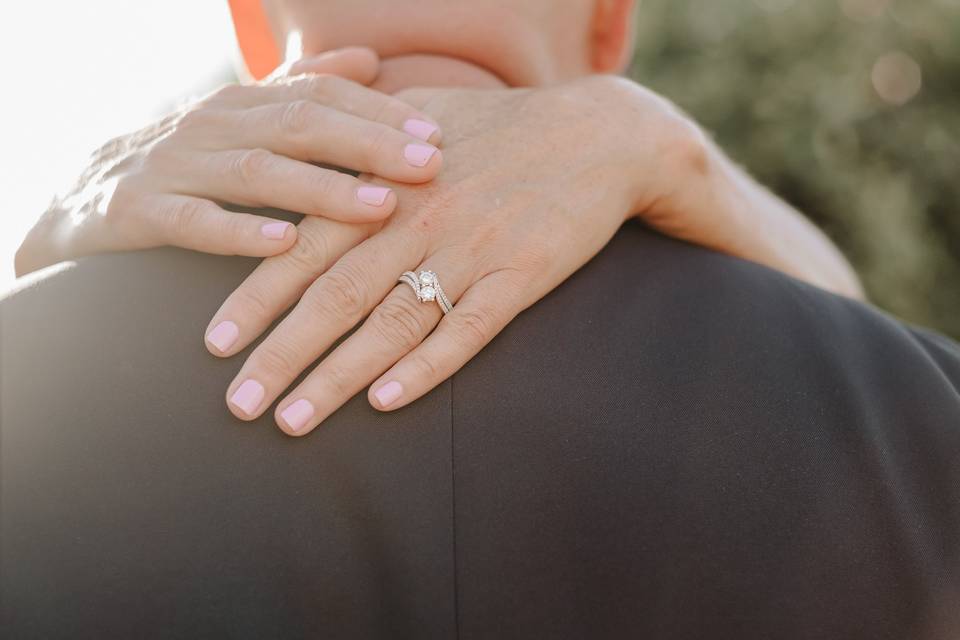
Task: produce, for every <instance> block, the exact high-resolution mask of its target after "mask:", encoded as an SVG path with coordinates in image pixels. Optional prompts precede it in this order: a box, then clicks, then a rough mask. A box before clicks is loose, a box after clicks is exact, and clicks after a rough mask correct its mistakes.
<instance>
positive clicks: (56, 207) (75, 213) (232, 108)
mask: <svg viewBox="0 0 960 640" xmlns="http://www.w3.org/2000/svg"><path fill="white" fill-rule="evenodd" d="M378 63H379V60H378V59H377V57H376V55H375V54H374V53H373V52H372V51H370V50H368V49H360V48H350V49H344V50H340V51H335V52H330V53H328V54H325V55H323V56H318V57H317V58H312V59H306V60H302V61H299V62H297V63H296V64H295V65H294V66H293V67H292V68H291V69H289V70H287V71H284V72H281V73H285V72H290V73H297V74H308V75H300V76H296V77H284V76H282V75H281V74H277V77H275V78H274V79H272V80H270V81H267V82H264V83H260V84H256V85H249V86H241V85H231V86H227V87H224V88H222V89H220V90H218V91H216V92H214V93H213V94H212V95H210V96H208V97H207V98H205V99H203V100H201V101H199V102H197V103H195V104H192V105H190V106H187V107H185V108H183V109H181V110H179V111H178V112H177V113H175V114H173V115H171V116H168V117H166V118H164V119H162V120H160V121H159V122H157V123H154V124H152V125H150V126H148V127H146V128H145V129H142V130H141V131H137V132H135V133H132V134H129V135H126V136H123V137H120V138H117V139H115V140H113V141H111V142H109V143H107V144H106V145H105V146H104V147H102V148H101V149H100V150H99V151H97V152H96V153H95V154H94V156H93V159H92V161H91V164H90V166H89V167H88V168H87V169H86V170H85V171H84V173H83V175H82V176H81V177H80V179H79V181H78V182H77V184H76V186H74V187H73V188H72V190H71V191H70V192H69V193H68V194H67V195H66V196H65V197H62V198H59V199H57V200H55V201H54V202H53V204H52V205H51V207H50V209H49V210H48V211H47V212H46V213H45V214H44V216H43V217H42V218H41V220H40V222H38V223H37V225H36V226H35V227H34V228H33V229H32V230H31V231H30V233H29V235H28V236H27V238H26V240H25V241H24V243H23V245H22V246H21V248H20V250H19V251H18V253H17V258H16V267H17V272H18V274H21V275H22V274H23V273H26V272H29V271H33V270H36V269H39V268H41V267H43V266H46V265H49V264H53V263H55V262H59V261H61V260H66V259H70V258H75V257H79V256H82V255H87V254H91V253H99V252H104V251H119V250H132V249H141V248H147V247H153V246H158V245H176V246H180V247H184V248H188V249H195V250H198V251H204V252H207V253H218V254H240V255H248V256H270V255H275V254H278V253H281V252H283V251H286V250H287V249H289V248H290V247H291V246H293V244H294V243H295V241H296V235H297V234H296V228H295V227H294V226H293V225H291V224H290V223H288V222H281V221H277V220H274V219H272V218H265V217H262V216H256V215H250V214H242V213H233V212H230V211H227V210H225V209H223V208H222V207H221V206H220V204H218V203H231V204H235V205H248V206H258V207H275V208H279V209H286V210H289V211H295V212H299V213H304V214H308V215H312V216H324V217H326V218H332V219H335V220H342V221H347V222H369V221H374V220H382V219H384V218H386V217H387V216H388V215H389V214H390V213H391V212H392V211H393V209H394V207H395V206H396V195H395V194H394V193H393V191H391V190H390V189H389V188H386V187H384V186H378V185H372V184H368V183H366V182H363V181H361V180H359V179H357V178H354V177H352V176H350V175H347V174H344V173H341V172H337V171H334V170H331V169H325V168H321V167H318V166H315V165H314V164H313V163H325V164H329V165H336V166H339V167H344V168H347V169H353V170H356V171H360V172H368V173H370V174H374V175H377V176H382V177H384V178H389V179H391V180H395V181H397V182H405V183H419V182H425V181H428V180H430V179H432V178H433V177H434V176H435V175H436V174H437V172H438V171H439V169H440V164H441V156H440V153H439V152H438V151H437V149H436V147H435V146H434V145H435V144H436V142H437V141H438V140H439V131H438V129H437V127H436V126H435V125H434V124H433V123H432V122H431V121H430V119H429V118H427V117H425V116H424V115H423V114H422V113H420V112H419V111H418V110H416V109H414V108H413V107H411V106H409V105H407V104H405V103H404V102H402V101H400V100H397V99H395V98H392V97H390V96H387V95H384V94H382V93H380V92H377V91H374V90H372V89H368V88H366V87H364V86H362V85H361V84H358V83H369V82H370V81H372V80H373V78H374V77H375V76H376V73H377V66H378ZM315 74H323V75H315ZM334 74H336V75H334ZM341 75H342V76H348V77H350V78H352V79H353V80H356V81H357V82H353V81H351V80H348V79H345V78H343V77H338V76H341ZM429 142H433V143H434V144H429Z"/></svg>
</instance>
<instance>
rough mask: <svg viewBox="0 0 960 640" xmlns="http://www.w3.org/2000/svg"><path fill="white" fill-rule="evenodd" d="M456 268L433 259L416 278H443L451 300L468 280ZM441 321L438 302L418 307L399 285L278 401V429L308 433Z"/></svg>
mask: <svg viewBox="0 0 960 640" xmlns="http://www.w3.org/2000/svg"><path fill="white" fill-rule="evenodd" d="M454 264H456V261H455V260H453V259H450V258H449V257H444V256H442V255H437V254H435V255H433V256H431V257H430V258H429V259H427V260H426V262H425V263H424V264H423V265H421V266H420V268H418V269H417V270H416V273H418V274H419V273H420V272H421V271H423V270H426V271H432V272H435V273H436V274H438V275H440V274H442V284H443V286H444V288H443V289H442V290H443V291H444V293H445V294H446V295H447V297H448V298H449V299H450V300H451V301H454V300H455V299H456V298H457V297H459V295H460V294H461V293H462V292H463V291H464V290H465V289H466V288H467V286H468V283H469V281H470V280H471V279H472V274H471V273H470V272H469V271H467V270H464V269H456V268H454V267H453V266H452V265H454ZM398 275H399V274H398ZM438 279H439V278H438ZM442 316H443V312H442V311H441V308H440V306H439V304H438V303H437V302H436V300H425V301H423V302H420V301H418V299H417V296H416V294H415V293H414V291H413V289H412V287H410V286H409V285H407V284H405V283H398V284H397V285H396V286H395V287H394V289H393V291H391V292H390V294H389V295H388V296H387V297H386V299H384V301H383V302H382V303H380V305H378V306H377V307H376V308H375V309H374V310H373V312H372V313H371V314H370V316H369V317H368V318H367V319H366V320H365V321H364V323H363V325H361V326H360V328H359V329H357V331H356V332H354V333H353V335H351V336H350V337H349V338H347V339H346V340H345V341H344V342H343V343H342V344H340V345H339V346H338V347H337V348H336V349H335V350H334V351H333V352H331V353H330V355H328V356H327V357H326V358H325V359H324V360H323V361H322V362H321V363H320V364H319V365H318V366H317V367H316V368H315V369H314V370H313V371H312V372H311V373H310V375H309V376H307V378H306V379H305V380H303V382H301V383H300V384H299V385H298V386H297V387H296V388H295V389H294V390H293V391H292V392H291V393H290V394H289V395H288V396H287V397H286V398H284V399H283V400H282V401H281V402H280V404H279V405H278V406H277V409H276V412H275V417H276V421H277V424H278V425H279V426H280V428H281V429H282V430H283V431H284V432H285V433H287V434H289V435H293V436H302V435H305V434H307V433H309V432H310V431H312V430H313V429H314V428H316V427H317V426H318V425H319V424H320V423H321V422H323V421H324V420H325V419H326V418H327V416H329V415H330V414H332V413H333V412H334V411H336V410H337V409H338V408H340V406H341V405H343V404H344V403H345V402H346V401H347V400H349V399H350V398H352V397H353V396H354V395H356V394H357V393H358V392H359V391H361V390H363V389H364V388H365V387H366V386H367V385H368V384H370V382H371V381H373V380H374V379H376V377H377V376H379V375H380V374H381V373H383V372H384V371H386V370H387V369H388V368H390V367H391V366H392V365H393V364H394V363H396V362H397V361H398V360H400V359H401V358H403V357H404V356H405V355H406V354H407V353H409V352H410V351H411V350H413V349H415V348H416V347H417V346H418V345H419V344H420V343H421V342H423V340H424V339H425V338H426V337H427V336H428V335H429V334H430V332H431V331H433V329H434V327H436V326H437V324H438V323H439V322H440V319H441V317H442ZM387 392H389V390H387Z"/></svg>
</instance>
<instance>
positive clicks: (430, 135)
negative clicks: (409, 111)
mask: <svg viewBox="0 0 960 640" xmlns="http://www.w3.org/2000/svg"><path fill="white" fill-rule="evenodd" d="M403 130H404V131H405V132H406V133H409V134H410V135H411V136H413V137H414V138H418V139H420V140H423V141H424V142H429V143H431V144H433V145H434V146H436V144H437V142H439V140H440V127H439V126H438V125H437V123H435V122H430V121H427V120H425V119H424V120H422V119H420V118H410V119H409V120H407V121H406V122H404V123H403Z"/></svg>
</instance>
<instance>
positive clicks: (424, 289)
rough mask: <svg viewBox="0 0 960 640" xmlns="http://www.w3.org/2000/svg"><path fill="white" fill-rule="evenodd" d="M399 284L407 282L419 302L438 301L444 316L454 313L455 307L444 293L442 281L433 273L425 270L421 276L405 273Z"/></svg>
mask: <svg viewBox="0 0 960 640" xmlns="http://www.w3.org/2000/svg"><path fill="white" fill-rule="evenodd" d="M397 282H405V283H406V284H408V285H410V288H411V289H413V292H414V293H415V294H417V300H419V301H420V302H433V301H434V300H436V301H437V304H438V305H440V308H441V309H442V310H443V313H444V315H446V314H448V313H450V312H451V311H453V305H452V304H450V298H448V297H447V294H445V293H444V292H443V287H441V286H440V280H439V278H437V274H435V273H434V272H433V271H427V270H423V271H421V272H420V273H419V274H416V273H414V272H413V271H404V272H403V273H402V274H401V275H400V277H399V278H397Z"/></svg>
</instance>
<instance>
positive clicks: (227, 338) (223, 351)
mask: <svg viewBox="0 0 960 640" xmlns="http://www.w3.org/2000/svg"><path fill="white" fill-rule="evenodd" d="M239 337H240V329H239V327H237V325H236V323H235V322H231V321H230V320H223V321H221V322H218V323H217V324H216V325H215V326H214V327H213V328H212V329H210V330H209V331H208V332H207V334H206V335H205V336H204V339H203V343H204V345H205V346H206V347H207V351H209V352H210V353H212V354H213V355H215V356H217V357H220V358H226V357H229V356H230V355H231V349H232V347H233V346H234V345H235V344H236V342H237V338H239Z"/></svg>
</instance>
